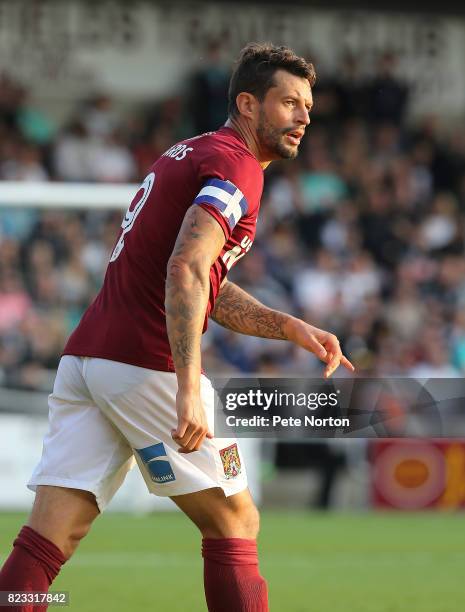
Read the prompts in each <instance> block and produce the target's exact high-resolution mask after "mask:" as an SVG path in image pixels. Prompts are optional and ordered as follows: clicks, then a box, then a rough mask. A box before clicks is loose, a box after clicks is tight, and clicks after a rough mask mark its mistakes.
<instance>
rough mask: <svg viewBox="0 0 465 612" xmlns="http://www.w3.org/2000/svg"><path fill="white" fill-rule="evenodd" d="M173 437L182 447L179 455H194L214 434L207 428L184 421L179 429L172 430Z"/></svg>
mask: <svg viewBox="0 0 465 612" xmlns="http://www.w3.org/2000/svg"><path fill="white" fill-rule="evenodd" d="M171 437H172V438H173V440H174V441H175V442H176V444H178V445H179V446H180V448H179V449H178V452H179V453H192V452H193V451H196V450H199V449H200V447H201V445H202V443H203V441H204V440H205V438H209V439H211V438H213V434H212V433H211V432H210V431H209V429H208V427H207V426H204V425H201V424H200V423H188V422H187V421H183V422H182V423H181V424H180V425H179V426H178V428H177V429H175V430H172V432H171Z"/></svg>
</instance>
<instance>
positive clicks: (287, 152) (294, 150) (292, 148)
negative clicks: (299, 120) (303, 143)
mask: <svg viewBox="0 0 465 612" xmlns="http://www.w3.org/2000/svg"><path fill="white" fill-rule="evenodd" d="M277 152H278V154H279V156H280V157H281V159H295V158H296V157H297V155H298V154H299V146H298V145H284V144H283V145H281V146H280V147H279V148H278V150H277Z"/></svg>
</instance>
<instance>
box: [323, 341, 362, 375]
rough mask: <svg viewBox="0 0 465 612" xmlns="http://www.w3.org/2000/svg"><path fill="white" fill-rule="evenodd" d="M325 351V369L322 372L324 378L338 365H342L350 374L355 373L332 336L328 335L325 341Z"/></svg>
mask: <svg viewBox="0 0 465 612" xmlns="http://www.w3.org/2000/svg"><path fill="white" fill-rule="evenodd" d="M325 346H326V349H327V351H328V355H327V359H326V364H327V365H326V368H325V371H324V377H325V378H329V377H330V376H331V375H332V374H333V373H334V372H335V371H336V370H337V368H338V367H339V366H340V365H343V366H344V367H345V368H347V369H348V370H349V371H350V372H354V371H355V367H354V365H353V364H352V363H351V362H350V361H349V360H348V359H347V357H346V356H345V355H343V354H342V351H341V347H340V344H339V340H338V339H337V337H336V336H335V335H334V334H329V335H328V338H327V341H326V342H325Z"/></svg>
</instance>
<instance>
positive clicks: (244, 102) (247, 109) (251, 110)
mask: <svg viewBox="0 0 465 612" xmlns="http://www.w3.org/2000/svg"><path fill="white" fill-rule="evenodd" d="M236 104H237V108H238V110H239V113H240V114H241V115H244V117H247V119H252V118H253V117H254V115H255V113H256V112H257V106H258V100H257V98H256V97H255V96H254V95H253V94H251V93H248V92H246V91H241V93H240V94H238V96H237V98H236Z"/></svg>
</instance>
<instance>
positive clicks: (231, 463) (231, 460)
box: [219, 444, 241, 480]
mask: <svg viewBox="0 0 465 612" xmlns="http://www.w3.org/2000/svg"><path fill="white" fill-rule="evenodd" d="M219 452H220V457H221V462H222V463H223V470H224V475H225V476H226V478H227V480H229V479H230V478H236V476H239V474H240V473H241V459H240V457H239V449H238V448H237V444H231V446H228V447H226V448H222V449H221V450H220V451H219Z"/></svg>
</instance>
